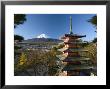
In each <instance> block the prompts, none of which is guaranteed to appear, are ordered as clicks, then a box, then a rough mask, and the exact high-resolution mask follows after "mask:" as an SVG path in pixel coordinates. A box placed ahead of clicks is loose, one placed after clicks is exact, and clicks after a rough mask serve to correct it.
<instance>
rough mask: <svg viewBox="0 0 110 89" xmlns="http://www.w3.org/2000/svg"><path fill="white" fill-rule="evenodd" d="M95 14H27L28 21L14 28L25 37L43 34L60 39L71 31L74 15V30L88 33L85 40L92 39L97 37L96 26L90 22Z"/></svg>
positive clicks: (79, 33)
mask: <svg viewBox="0 0 110 89" xmlns="http://www.w3.org/2000/svg"><path fill="white" fill-rule="evenodd" d="M94 15H95V14H27V15H26V18H27V21H26V22H24V24H22V25H18V26H17V28H15V29H14V34H17V35H21V36H23V37H24V38H25V39H31V38H36V37H37V36H39V35H41V34H45V35H47V36H48V37H49V38H56V39H59V38H60V37H61V36H63V35H64V34H67V33H69V29H70V16H72V31H73V33H75V34H78V35H86V37H84V38H83V40H85V41H91V40H93V39H94V38H95V37H96V35H97V34H96V32H94V31H95V30H96V28H95V27H94V26H93V25H92V24H91V23H89V22H87V20H88V19H90V18H91V17H92V16H94Z"/></svg>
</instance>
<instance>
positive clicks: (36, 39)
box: [23, 38, 62, 43]
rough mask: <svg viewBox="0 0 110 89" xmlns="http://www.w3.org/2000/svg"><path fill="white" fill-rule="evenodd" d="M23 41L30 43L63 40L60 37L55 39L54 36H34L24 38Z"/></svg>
mask: <svg viewBox="0 0 110 89" xmlns="http://www.w3.org/2000/svg"><path fill="white" fill-rule="evenodd" d="M23 42H26V43H28V42H29V43H30V42H32V43H33V42H62V40H59V39H53V38H32V39H28V40H24V41H23Z"/></svg>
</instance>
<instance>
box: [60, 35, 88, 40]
mask: <svg viewBox="0 0 110 89" xmlns="http://www.w3.org/2000/svg"><path fill="white" fill-rule="evenodd" d="M66 37H77V38H82V37H86V35H77V34H65V35H64V36H63V37H61V39H65V38H66Z"/></svg>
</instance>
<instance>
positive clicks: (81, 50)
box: [58, 47, 88, 52]
mask: <svg viewBox="0 0 110 89" xmlns="http://www.w3.org/2000/svg"><path fill="white" fill-rule="evenodd" d="M66 50H70V51H72V52H87V51H88V50H84V49H82V48H71V49H70V48H69V49H68V48H66V47H63V48H62V49H58V51H61V52H63V51H66Z"/></svg>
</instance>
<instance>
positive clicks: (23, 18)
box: [14, 14, 26, 28]
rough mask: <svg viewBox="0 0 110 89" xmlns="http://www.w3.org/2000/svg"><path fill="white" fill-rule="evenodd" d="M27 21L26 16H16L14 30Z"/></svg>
mask: <svg viewBox="0 0 110 89" xmlns="http://www.w3.org/2000/svg"><path fill="white" fill-rule="evenodd" d="M25 21H26V15H25V14H14V28H16V27H17V25H20V24H23V23H24V22H25Z"/></svg>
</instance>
